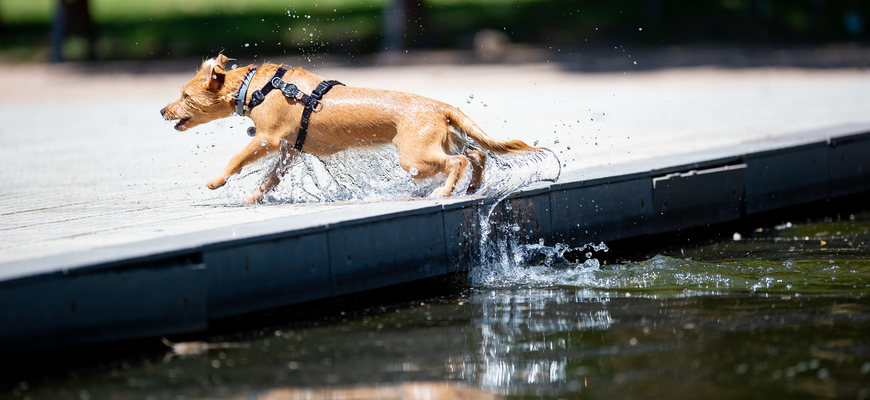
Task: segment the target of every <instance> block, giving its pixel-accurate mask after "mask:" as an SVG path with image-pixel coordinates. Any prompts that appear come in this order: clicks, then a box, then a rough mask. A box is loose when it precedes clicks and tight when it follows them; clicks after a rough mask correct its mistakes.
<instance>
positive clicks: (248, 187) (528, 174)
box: [225, 145, 560, 203]
mask: <svg viewBox="0 0 870 400" xmlns="http://www.w3.org/2000/svg"><path fill="white" fill-rule="evenodd" d="M279 162H281V163H286V164H287V165H284V168H286V172H285V174H284V177H283V178H282V181H281V183H280V184H279V185H278V186H277V187H276V188H275V189H273V190H272V191H271V192H270V193H269V194H267V196H266V198H265V201H266V202H267V203H329V202H343V201H363V202H369V201H385V200H406V199H413V198H421V197H426V196H428V195H429V194H430V193H431V192H432V191H433V190H435V189H436V188H438V187H439V186H441V185H442V184H443V183H444V180H445V178H446V177H445V176H444V175H443V174H439V175H435V176H433V177H431V178H426V179H414V177H413V176H412V174H413V173H414V172H415V171H413V170H412V171H411V172H408V171H405V170H403V169H402V168H401V166H400V165H399V154H398V150H397V149H396V148H395V147H394V146H392V145H381V146H374V147H366V148H358V149H348V150H345V151H343V152H340V153H337V154H334V155H332V156H329V157H325V158H319V157H317V156H314V155H311V154H307V153H303V154H301V155H300V156H299V157H296V158H295V159H294V160H292V161H288V160H279V159H278V157H277V156H272V157H270V158H267V159H266V160H264V161H261V162H259V163H255V164H254V165H251V166H248V167H246V168H245V169H243V170H242V173H241V174H239V175H238V176H235V177H232V178H231V180H230V181H229V184H228V185H227V186H228V189H227V190H226V191H225V192H226V196H227V201H228V202H229V203H233V202H236V203H238V202H240V201H241V199H243V198H244V197H245V196H246V195H249V194H250V191H252V190H253V189H254V188H256V187H257V186H258V185H259V184H260V183H262V182H263V180H264V179H265V178H266V176H267V174H268V172H269V171H271V170H272V169H273V168H274V166H275V165H276V163H279ZM559 173H560V170H559V160H558V159H556V156H555V155H554V154H553V153H552V152H550V151H538V152H525V153H523V154H518V155H493V154H490V155H488V159H487V163H486V168H485V169H484V175H483V184H482V185H481V187H480V188H479V189H478V191H477V192H476V194H478V195H481V196H484V197H487V198H495V199H500V198H503V197H505V196H507V195H509V194H511V193H513V192H515V191H517V190H519V189H520V188H522V187H524V186H527V185H529V184H531V183H534V182H539V181H555V180H556V179H557V178H558V177H559ZM470 181H471V166H470V165H469V167H468V169H467V170H466V173H465V174H464V178H463V179H462V180H460V181H459V182H458V183H457V185H456V189H455V190H454V192H453V194H454V195H464V194H466V192H467V189H468V185H469V183H470Z"/></svg>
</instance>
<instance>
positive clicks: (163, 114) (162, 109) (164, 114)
mask: <svg viewBox="0 0 870 400" xmlns="http://www.w3.org/2000/svg"><path fill="white" fill-rule="evenodd" d="M160 116H161V117H165V116H166V109H165V108H161V109H160Z"/></svg>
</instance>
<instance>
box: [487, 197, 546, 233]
mask: <svg viewBox="0 0 870 400" xmlns="http://www.w3.org/2000/svg"><path fill="white" fill-rule="evenodd" d="M481 213H482V214H488V221H487V223H488V224H489V226H491V227H492V228H493V229H502V230H509V231H510V233H511V234H512V235H516V236H517V237H516V240H517V241H519V242H520V243H537V242H538V241H539V240H541V239H544V240H548V239H550V238H552V236H553V227H552V221H551V220H552V218H551V207H550V193H549V190H537V191H534V192H530V193H525V194H524V195H522V196H516V197H510V198H508V199H505V200H504V201H501V202H499V203H498V204H494V205H493V204H485V205H482V206H481Z"/></svg>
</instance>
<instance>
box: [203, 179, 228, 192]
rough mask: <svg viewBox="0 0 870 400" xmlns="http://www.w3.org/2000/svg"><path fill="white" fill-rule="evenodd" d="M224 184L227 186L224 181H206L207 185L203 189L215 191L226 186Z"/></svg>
mask: <svg viewBox="0 0 870 400" xmlns="http://www.w3.org/2000/svg"><path fill="white" fill-rule="evenodd" d="M226 184H227V181H226V179H222V178H214V179H212V180H210V181H208V183H206V184H205V187H207V188H209V189H211V190H215V189H217V188H219V187H221V186H223V185H226Z"/></svg>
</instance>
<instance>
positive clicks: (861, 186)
mask: <svg viewBox="0 0 870 400" xmlns="http://www.w3.org/2000/svg"><path fill="white" fill-rule="evenodd" d="M829 148H830V155H829V157H830V158H829V162H830V179H831V181H830V192H831V193H830V196H831V197H832V198H837V197H841V196H848V195H851V194H858V193H863V192H866V191H870V135H862V136H860V137H851V138H839V139H833V140H831V143H830V147H829Z"/></svg>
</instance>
